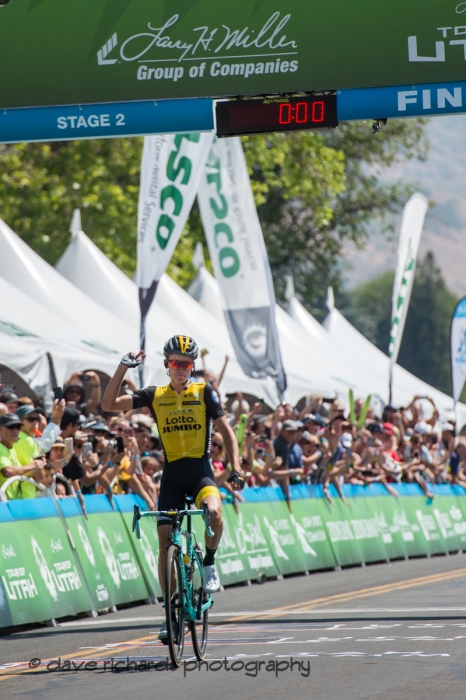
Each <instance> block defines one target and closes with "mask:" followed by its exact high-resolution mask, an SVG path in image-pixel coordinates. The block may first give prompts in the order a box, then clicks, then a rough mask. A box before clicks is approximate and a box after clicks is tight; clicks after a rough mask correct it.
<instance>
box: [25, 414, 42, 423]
mask: <svg viewBox="0 0 466 700" xmlns="http://www.w3.org/2000/svg"><path fill="white" fill-rule="evenodd" d="M26 420H27V421H29V423H38V422H39V416H26Z"/></svg>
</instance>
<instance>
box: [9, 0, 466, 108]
mask: <svg viewBox="0 0 466 700" xmlns="http://www.w3.org/2000/svg"><path fill="white" fill-rule="evenodd" d="M465 58H466V3H465V2H459V0H390V2H387V0H385V2H379V3H374V2H373V0H352V1H351V2H348V0H312V2H310V1H309V0H288V2H286V3H284V2H281V1H280V0H254V2H253V1H252V0H236V1H235V2H230V3H227V2H218V1H214V0H197V1H196V0H176V2H174V1H173V0H79V1H76V0H10V1H9V2H8V3H7V4H6V5H4V6H1V7H0V59H1V65H2V72H1V78H0V107H19V106H42V105H61V104H80V103H94V102H117V101H126V100H156V99H165V98H180V97H221V96H228V95H256V94H271V93H284V92H285V93H286V92H296V91H310V90H323V89H327V90H329V89H340V88H356V87H378V86H386V85H406V84H411V83H413V84H417V83H428V82H442V81H443V82H445V81H455V80H462V79H464V76H465ZM375 116H377V115H375ZM381 116H383V115H381Z"/></svg>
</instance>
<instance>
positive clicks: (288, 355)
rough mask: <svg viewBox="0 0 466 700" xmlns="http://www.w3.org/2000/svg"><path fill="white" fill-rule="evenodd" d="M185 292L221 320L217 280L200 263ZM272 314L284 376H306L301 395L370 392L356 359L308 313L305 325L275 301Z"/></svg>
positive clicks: (366, 377) (369, 386)
mask: <svg viewBox="0 0 466 700" xmlns="http://www.w3.org/2000/svg"><path fill="white" fill-rule="evenodd" d="M188 291H189V293H190V294H191V295H192V296H193V297H194V298H195V299H197V301H199V303H201V304H203V305H205V306H206V308H208V309H209V311H211V313H213V314H214V315H215V316H216V317H217V318H222V319H223V311H222V308H221V304H220V295H219V290H218V284H217V281H216V280H215V278H214V277H213V276H212V275H211V274H210V272H208V271H207V270H206V268H205V267H204V266H201V267H200V268H199V270H198V273H197V275H196V277H195V279H194V280H193V282H192V283H191V285H190V287H189V289H188ZM298 303H299V302H298ZM275 313H276V319H277V327H278V333H279V338H280V345H281V347H282V354H283V360H284V364H285V369H286V372H287V374H288V376H290V374H293V373H294V372H299V373H303V374H305V376H306V377H308V379H307V384H306V391H305V392H302V393H301V396H303V395H304V394H305V393H306V394H309V393H310V392H312V393H316V392H318V393H322V394H324V395H327V396H329V395H330V396H332V395H333V394H334V393H336V394H337V395H338V396H339V397H341V398H342V399H343V400H344V401H346V402H347V397H348V391H349V389H350V388H351V389H353V391H354V392H356V393H358V394H361V395H366V394H369V393H371V377H370V376H369V375H368V374H367V373H366V372H365V371H364V369H363V368H362V367H361V365H360V364H359V362H358V361H357V360H355V359H354V358H352V357H348V355H347V354H346V352H345V351H344V349H343V348H340V346H338V345H335V343H333V341H332V340H331V339H330V337H329V335H328V333H327V331H326V330H325V329H324V328H323V327H322V326H321V324H320V323H319V322H318V321H316V320H315V319H314V318H313V317H312V316H311V315H310V314H308V316H309V319H310V320H309V323H307V324H306V325H305V324H303V323H301V322H300V321H299V319H298V318H296V319H295V318H293V317H292V316H290V315H289V314H287V313H286V311H284V310H283V309H282V308H281V307H280V306H279V305H278V304H276V306H275ZM306 314H307V312H306Z"/></svg>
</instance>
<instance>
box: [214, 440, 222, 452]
mask: <svg viewBox="0 0 466 700" xmlns="http://www.w3.org/2000/svg"><path fill="white" fill-rule="evenodd" d="M212 447H218V449H219V450H221V449H222V447H223V445H222V444H221V443H220V442H214V441H213V440H212Z"/></svg>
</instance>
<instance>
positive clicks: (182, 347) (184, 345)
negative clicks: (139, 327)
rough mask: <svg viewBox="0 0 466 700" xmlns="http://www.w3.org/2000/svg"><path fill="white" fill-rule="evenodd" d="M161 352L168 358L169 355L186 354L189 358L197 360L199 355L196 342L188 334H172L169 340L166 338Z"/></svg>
mask: <svg viewBox="0 0 466 700" xmlns="http://www.w3.org/2000/svg"><path fill="white" fill-rule="evenodd" d="M163 354H164V355H165V359H167V360H168V358H169V357H170V355H174V354H176V355H186V357H190V358H191V360H193V362H194V360H197V358H198V357H199V348H198V347H197V344H196V342H195V341H194V340H193V339H192V338H190V337H189V335H174V336H173V337H172V338H170V340H167V342H166V343H165V345H164V347H163Z"/></svg>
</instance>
